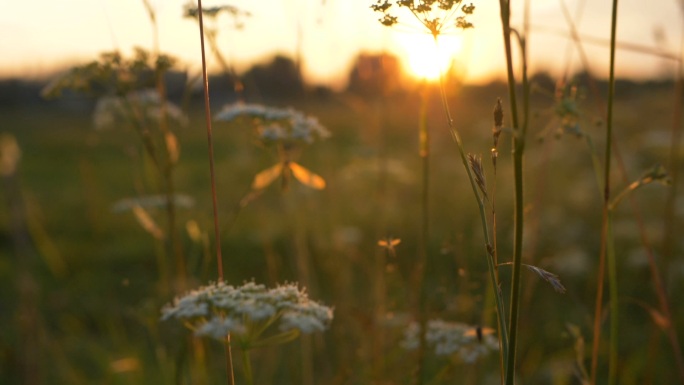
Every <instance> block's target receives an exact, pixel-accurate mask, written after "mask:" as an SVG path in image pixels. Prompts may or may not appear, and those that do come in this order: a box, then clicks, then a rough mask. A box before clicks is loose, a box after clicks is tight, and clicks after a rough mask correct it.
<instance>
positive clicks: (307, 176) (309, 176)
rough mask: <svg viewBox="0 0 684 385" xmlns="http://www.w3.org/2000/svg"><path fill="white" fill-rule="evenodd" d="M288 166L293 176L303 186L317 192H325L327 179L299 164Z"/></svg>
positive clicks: (293, 163)
mask: <svg viewBox="0 0 684 385" xmlns="http://www.w3.org/2000/svg"><path fill="white" fill-rule="evenodd" d="M288 165H289V167H290V170H291V171H292V175H293V176H294V177H295V179H297V180H298V181H300V182H301V183H302V184H303V185H305V186H308V187H311V188H313V189H316V190H323V189H324V188H325V179H323V178H321V177H320V176H318V175H316V174H314V173H313V172H311V171H309V170H307V169H306V168H304V167H302V166H301V165H299V164H298V163H295V162H289V163H288Z"/></svg>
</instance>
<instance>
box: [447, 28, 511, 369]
mask: <svg viewBox="0 0 684 385" xmlns="http://www.w3.org/2000/svg"><path fill="white" fill-rule="evenodd" d="M434 37H435V44H436V45H438V39H437V36H436V35H435V36H434ZM439 91H440V99H441V101H442V107H443V110H444V114H445V115H446V119H447V124H448V127H449V132H450V133H451V137H452V138H453V139H454V142H456V146H457V148H458V152H459V155H460V157H461V162H463V167H465V169H466V173H467V175H468V180H469V181H470V187H471V188H472V190H473V194H474V195H475V200H476V201H477V205H478V209H479V214H480V222H481V224H482V234H483V236H484V240H485V253H486V255H487V268H488V271H489V278H490V281H491V283H492V289H493V291H494V298H495V300H496V315H497V323H498V325H497V327H498V332H499V333H498V335H499V346H500V348H501V349H500V351H499V358H500V365H501V373H502V376H503V373H504V370H505V366H504V363H505V362H506V357H507V356H508V352H509V346H510V345H509V338H508V333H507V331H506V323H505V314H506V313H505V310H504V303H503V298H502V296H501V290H500V289H499V281H498V278H497V267H496V263H495V261H494V253H493V246H492V241H491V239H490V232H489V226H488V224H487V209H486V207H485V204H484V198H483V197H482V196H481V195H480V193H479V192H478V187H477V183H476V182H475V177H474V176H473V171H472V170H471V167H470V165H469V164H468V157H467V156H466V153H465V150H464V148H463V142H462V141H461V135H460V134H459V132H458V130H457V129H456V126H455V124H454V120H453V118H452V117H451V111H450V109H449V103H448V102H447V96H446V89H445V86H444V75H443V74H442V73H440V76H439Z"/></svg>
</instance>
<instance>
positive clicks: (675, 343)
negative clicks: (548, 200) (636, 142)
mask: <svg viewBox="0 0 684 385" xmlns="http://www.w3.org/2000/svg"><path fill="white" fill-rule="evenodd" d="M561 6H562V7H561V9H562V11H563V15H564V17H565V20H566V23H567V24H568V27H569V30H570V34H569V38H571V39H572V40H573V42H574V43H575V45H576V46H577V51H578V53H579V56H580V61H581V63H582V66H583V68H584V71H585V72H586V73H588V74H589V75H590V76H589V79H590V85H591V89H592V91H593V93H594V96H595V97H596V100H597V106H598V110H599V113H600V114H601V115H603V114H605V113H606V112H605V111H606V108H605V106H604V103H603V102H602V98H601V95H600V94H599V90H598V87H597V85H596V82H594V81H593V77H592V76H591V71H590V69H589V59H588V58H587V55H586V53H585V51H584V48H583V46H582V44H583V43H585V42H588V43H595V44H600V45H609V44H610V40H608V41H604V40H599V39H595V38H590V37H586V36H581V35H580V34H579V33H578V32H577V28H576V27H575V24H574V22H573V20H572V17H571V16H570V13H569V11H568V9H567V6H566V4H565V2H564V1H561ZM614 45H615V49H622V50H629V51H633V52H640V53H644V54H647V55H651V56H657V57H662V58H664V59H667V60H675V61H676V62H677V77H676V78H677V80H676V83H675V103H674V106H675V107H674V117H673V126H672V127H673V128H672V142H671V143H672V147H671V152H670V159H671V165H670V167H669V168H670V175H672V182H673V183H672V184H673V186H672V187H671V189H670V190H669V195H668V199H667V200H666V204H665V206H666V207H668V208H670V209H666V213H665V230H664V234H665V236H664V241H663V242H664V246H663V255H665V256H666V257H667V255H668V254H669V252H668V247H667V244H668V240H667V238H668V234H670V233H671V231H668V228H669V225H668V223H669V221H670V219H669V218H670V217H671V216H672V214H673V210H672V209H671V198H672V197H674V196H676V188H675V186H676V178H677V176H678V172H677V159H678V156H677V155H676V154H677V152H676V151H678V148H679V145H678V144H679V142H680V139H679V138H680V137H681V134H680V132H681V128H680V125H681V106H680V104H681V100H682V96H683V93H682V89H683V87H682V76H683V70H682V61H681V59H680V57H679V56H677V55H673V54H670V53H667V52H663V51H662V50H657V49H653V48H651V47H645V46H640V45H635V44H629V43H624V42H622V43H620V42H618V41H617V39H616V41H615V42H614ZM584 139H585V140H586V142H587V145H588V147H589V152H590V153H591V157H592V163H593V166H594V170H595V174H596V178H597V185H598V187H599V191H600V193H601V194H603V192H604V187H603V179H602V175H601V173H602V172H601V168H602V167H601V162H600V160H599V159H598V155H597V152H596V146H595V145H594V144H593V141H592V140H591V137H590V136H589V135H584ZM611 148H612V150H613V152H614V156H615V158H616V160H617V164H618V166H619V170H620V171H621V173H622V177H623V180H624V182H625V183H630V181H629V178H628V177H627V175H626V170H625V165H624V162H623V161H622V157H621V155H620V149H619V147H618V146H617V143H616V142H615V141H613V143H612V145H611ZM616 200H617V197H616V198H615V199H613V200H612V201H613V205H614V204H615V203H616ZM629 202H630V204H631V207H632V211H633V213H634V215H635V219H636V222H637V226H638V231H639V235H640V238H641V243H642V245H643V247H644V248H645V251H646V254H647V257H648V263H649V268H650V272H651V278H652V281H653V286H654V290H655V292H656V295H657V297H658V304H659V308H660V312H661V315H662V316H663V317H665V320H666V321H665V322H666V324H667V325H672V324H673V319H672V312H671V310H670V305H669V300H668V297H667V292H666V290H665V285H664V283H663V280H662V278H661V273H660V271H659V269H658V266H657V264H656V261H655V256H654V253H653V249H652V246H651V244H650V242H649V240H648V236H647V234H646V230H645V225H644V221H643V219H642V217H641V214H640V212H639V209H638V206H637V203H636V201H635V200H634V199H633V198H632V197H631V196H629ZM664 270H667V267H666V266H665V267H664ZM604 273H605V257H603V256H600V261H599V281H598V285H597V286H598V287H597V300H596V309H595V313H596V314H602V310H601V306H602V304H603V300H602V296H603V279H604V278H603V277H604V275H605V274H604ZM599 297H600V298H599ZM594 321H595V322H594V344H593V348H592V373H595V372H596V367H597V364H598V348H599V342H600V335H601V328H600V319H595V320H594ZM666 334H667V337H668V340H669V342H670V345H671V347H672V350H673V352H674V356H675V361H676V363H677V371H678V374H679V378H680V381H682V382H684V356H683V355H682V349H681V346H680V344H679V337H678V333H677V330H676V329H675V328H673V327H667V328H666Z"/></svg>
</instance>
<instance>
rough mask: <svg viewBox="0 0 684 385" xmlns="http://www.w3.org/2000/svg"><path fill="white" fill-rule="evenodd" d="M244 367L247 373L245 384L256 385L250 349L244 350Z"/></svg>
mask: <svg viewBox="0 0 684 385" xmlns="http://www.w3.org/2000/svg"><path fill="white" fill-rule="evenodd" d="M241 351H242V367H243V370H244V371H245V382H246V383H247V385H254V375H253V374H252V361H251V360H250V358H249V349H242V350H241Z"/></svg>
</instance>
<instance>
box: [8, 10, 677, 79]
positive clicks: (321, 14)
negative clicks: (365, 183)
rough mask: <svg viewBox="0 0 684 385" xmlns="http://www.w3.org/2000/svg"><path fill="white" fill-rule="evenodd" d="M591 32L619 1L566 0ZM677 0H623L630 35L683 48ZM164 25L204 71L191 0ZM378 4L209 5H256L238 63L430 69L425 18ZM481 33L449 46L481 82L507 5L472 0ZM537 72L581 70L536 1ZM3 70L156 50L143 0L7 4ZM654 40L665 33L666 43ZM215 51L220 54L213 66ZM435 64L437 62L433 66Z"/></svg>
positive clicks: (37, 69) (638, 63)
mask: <svg viewBox="0 0 684 385" xmlns="http://www.w3.org/2000/svg"><path fill="white" fill-rule="evenodd" d="M564 2H565V4H566V6H567V8H568V10H569V12H570V13H571V14H573V17H574V20H575V23H576V25H577V29H578V30H579V32H580V33H581V34H583V36H588V37H593V38H597V39H599V40H600V39H603V40H605V41H607V39H608V37H609V33H610V24H609V22H610V7H611V2H610V1H608V0H600V1H598V0H564ZM677 2H678V0H652V1H651V2H648V3H646V2H643V1H638V0H621V1H620V8H619V24H618V37H619V40H620V41H621V42H624V43H629V44H636V45H640V46H643V47H651V48H654V49H655V48H659V49H661V50H665V51H667V52H673V53H677V54H678V52H679V46H680V41H681V39H682V12H681V11H680V8H679V6H678V3H677ZM150 3H151V4H152V5H153V6H154V8H155V10H156V13H157V18H158V25H159V40H160V47H161V50H162V51H164V52H166V53H169V54H172V55H174V56H176V57H178V58H179V59H180V60H181V62H182V63H183V64H184V66H185V67H187V68H190V69H192V70H199V58H200V56H199V40H198V37H199V32H198V29H197V24H196V23H195V22H194V21H192V20H189V19H184V18H183V17H182V13H183V6H184V5H185V4H186V3H187V0H150ZM372 3H373V0H325V1H323V0H268V1H253V0H252V1H249V0H234V1H210V0H205V1H204V6H205V7H208V6H211V5H223V4H230V5H234V6H237V7H239V8H241V9H243V10H245V11H248V12H250V13H251V14H252V16H251V17H250V18H248V19H246V20H245V26H244V28H243V29H242V30H235V29H233V28H232V27H231V21H230V19H228V18H223V19H220V21H221V22H222V24H221V29H220V35H219V40H220V45H221V49H222V50H223V52H224V53H225V54H226V56H227V57H228V58H229V59H230V60H231V61H232V62H233V63H235V64H236V66H237V68H238V69H241V68H242V69H244V68H246V67H247V66H248V65H249V64H250V63H252V62H254V61H265V60H267V59H268V57H269V56H270V55H272V54H274V53H282V54H286V55H290V56H294V55H295V53H296V52H297V47H298V46H301V53H302V58H303V63H304V71H305V77H306V78H307V80H309V81H311V82H316V83H326V84H333V85H334V84H338V85H339V84H341V82H343V81H344V80H345V79H346V77H347V74H348V71H349V68H350V65H351V64H352V62H353V60H354V58H355V56H356V55H357V53H358V52H359V51H367V52H381V51H389V52H391V53H395V54H397V55H398V56H400V57H401V58H402V61H403V63H404V65H405V66H407V67H413V68H420V67H421V65H422V64H420V62H421V60H422V61H425V60H424V59H425V57H426V55H428V54H429V53H427V51H426V50H427V49H428V48H431V47H426V45H427V46H430V44H431V42H430V38H429V37H425V36H421V34H420V29H419V27H418V25H415V27H412V26H411V25H410V24H411V22H412V20H410V19H407V23H406V24H408V25H403V26H401V27H399V28H392V29H390V28H386V27H383V26H381V25H380V23H378V22H377V19H378V17H379V15H378V14H375V13H374V12H373V11H371V10H370V8H369V7H370V5H371V4H372ZM472 3H473V4H474V5H475V6H476V10H475V14H474V15H473V17H472V22H473V23H474V24H475V28H474V29H473V30H469V31H466V32H463V33H459V34H458V35H457V36H449V37H448V39H449V41H448V42H445V43H444V44H443V46H442V48H441V49H442V51H443V52H448V53H450V54H451V56H450V57H449V58H447V59H446V60H447V61H449V60H453V61H454V62H455V66H456V68H457V70H458V72H459V73H460V74H461V75H462V76H464V77H465V78H466V80H467V81H470V82H483V81H487V80H489V79H490V77H491V76H501V73H502V72H501V71H502V69H503V53H502V52H503V51H502V48H501V47H502V45H501V40H502V38H501V26H500V24H499V19H498V18H499V10H498V2H496V1H494V0H486V1H485V0H473V1H472ZM513 4H514V10H513V23H514V25H515V26H518V27H520V26H521V20H522V19H521V17H522V4H523V2H522V1H518V0H513ZM530 4H531V12H530V16H531V17H530V18H531V25H532V34H531V37H530V47H531V48H530V58H531V62H532V70H535V69H549V70H552V71H561V70H563V69H564V68H565V67H566V66H568V65H569V66H570V67H571V68H573V69H578V68H579V59H578V55H577V50H576V49H574V48H573V46H572V45H571V44H569V42H568V38H567V31H568V24H567V23H566V21H565V19H564V18H563V13H562V11H561V10H562V8H561V4H562V2H561V1H560V0H530ZM0 36H2V38H0V76H20V75H29V76H35V75H40V74H42V73H44V72H46V71H50V70H53V69H55V68H60V67H64V66H66V65H68V64H72V63H74V62H85V61H88V60H91V59H93V58H95V57H96V56H97V55H98V53H100V52H104V51H111V50H114V49H120V50H121V51H123V52H124V53H130V52H131V48H132V47H134V46H141V47H146V48H151V47H152V41H153V38H152V36H153V35H152V28H151V24H150V22H149V19H148V16H147V13H146V11H145V8H144V6H143V2H142V1H141V0H60V1H55V0H32V1H30V2H18V1H10V0H0ZM655 36H660V37H658V38H656V37H655ZM584 43H585V44H584V47H585V50H586V52H587V55H588V56H589V57H590V58H591V60H592V62H591V66H592V70H594V71H596V72H598V73H605V71H604V70H605V68H606V67H607V63H608V50H607V46H606V44H605V42H601V41H597V42H596V43H593V40H592V39H590V38H587V37H585V41H584ZM211 60H212V58H211V57H210V61H211ZM617 61H618V63H617V64H618V75H622V76H632V77H641V78H643V77H650V76H656V75H663V73H665V74H667V75H671V74H672V71H673V68H674V66H673V61H672V60H667V59H663V58H662V57H657V56H655V55H650V54H644V53H637V52H633V51H629V50H621V51H619V53H618V57H617ZM428 62H429V61H428Z"/></svg>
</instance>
